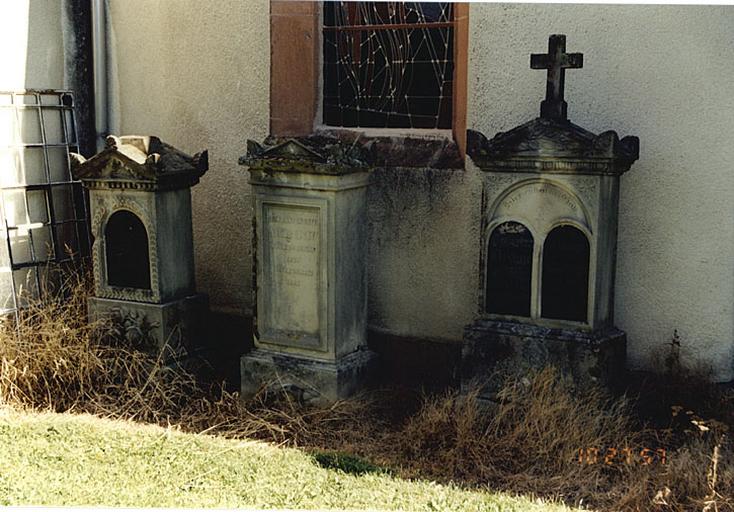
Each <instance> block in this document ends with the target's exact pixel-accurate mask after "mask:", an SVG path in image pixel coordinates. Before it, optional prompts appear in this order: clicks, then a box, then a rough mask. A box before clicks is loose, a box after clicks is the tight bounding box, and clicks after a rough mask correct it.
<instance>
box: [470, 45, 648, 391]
mask: <svg viewBox="0 0 734 512" xmlns="http://www.w3.org/2000/svg"><path fill="white" fill-rule="evenodd" d="M565 46H566V38H565V36H563V35H553V36H551V37H550V41H549V49H548V53H547V54H542V55H532V56H531V60H530V65H531V67H532V68H533V69H546V70H547V72H548V79H547V89H546V98H545V100H544V101H543V102H542V103H541V109H540V117H538V118H536V119H533V120H532V121H529V122H527V123H525V124H523V125H521V126H518V127H517V128H514V129H512V130H510V131H508V132H506V133H498V134H497V135H495V136H494V138H492V139H491V140H487V139H486V138H485V137H484V136H483V135H482V134H481V133H478V132H473V131H469V133H468V149H467V153H468V154H469V155H470V157H471V158H472V160H473V161H474V162H475V163H476V165H477V166H478V167H479V168H480V169H481V170H482V171H483V199H482V215H481V251H480V254H481V262H480V283H479V301H478V302H479V304H478V305H479V314H478V316H477V318H476V320H475V321H474V322H473V323H472V324H470V325H469V326H467V327H466V329H465V332H464V342H463V350H462V388H464V389H466V388H467V387H468V386H470V385H471V384H472V383H474V382H475V380H477V379H479V380H483V381H484V383H485V384H486V382H487V381H486V379H487V378H488V377H489V375H491V374H493V373H494V372H495V370H500V369H502V368H507V367H512V368H517V367H524V366H529V367H539V366H542V365H545V364H554V365H555V366H557V367H560V369H562V370H564V371H566V372H567V373H570V374H572V375H573V376H574V377H576V379H577V380H579V381H590V380H591V381H599V382H604V383H611V382H612V381H613V380H614V377H615V375H616V374H617V373H618V372H619V371H621V370H622V369H623V368H624V361H625V352H626V336H625V334H624V332H622V331H620V330H619V329H617V328H615V327H614V315H613V306H614V273H615V258H616V244H617V213H618V205H619V180H620V176H621V175H622V174H623V173H624V172H625V171H627V170H628V169H629V168H630V166H631V164H632V163H633V162H634V161H635V160H636V159H637V158H638V152H639V140H638V139H637V137H625V138H623V139H622V140H620V139H619V137H618V136H617V134H616V133H615V132H613V131H607V132H604V133H602V134H600V135H595V134H593V133H591V132H589V131H587V130H584V129H583V128H581V127H579V126H576V125H574V124H573V123H571V122H570V121H569V120H568V119H567V105H566V102H565V101H564V97H563V92H564V91H563V88H564V78H565V77H564V75H565V70H566V69H569V68H571V69H573V68H581V67H582V64H583V58H582V55H581V54H580V53H571V54H567V53H566V52H565ZM492 385H493V384H492V383H489V384H488V385H487V387H486V388H484V394H485V395H488V394H491V390H492Z"/></svg>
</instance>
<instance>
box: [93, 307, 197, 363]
mask: <svg viewBox="0 0 734 512" xmlns="http://www.w3.org/2000/svg"><path fill="white" fill-rule="evenodd" d="M208 302H209V300H208V297H207V296H206V295H204V294H201V293H198V294H196V295H191V296H189V297H184V298H182V299H178V300H173V301H170V302H165V303H163V304H148V303H145V302H130V301H122V300H114V299H104V298H101V297H89V316H90V320H91V321H96V320H109V321H111V322H112V323H113V327H117V328H122V329H123V330H124V333H123V334H124V336H125V338H126V339H127V341H128V342H130V343H131V344H132V345H133V346H136V347H141V348H150V349H155V350H160V349H162V348H163V347H166V350H167V353H166V354H165V356H166V357H168V358H170V357H181V356H184V355H187V354H191V353H193V352H195V351H196V350H198V349H199V348H201V347H200V343H201V340H202V338H203V333H202V332H201V329H202V327H203V326H204V325H205V320H206V319H205V315H206V311H207V309H208Z"/></svg>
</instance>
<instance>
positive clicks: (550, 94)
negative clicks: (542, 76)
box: [530, 34, 584, 120]
mask: <svg viewBox="0 0 734 512" xmlns="http://www.w3.org/2000/svg"><path fill="white" fill-rule="evenodd" d="M583 66H584V54H583V53H566V36H565V35H562V34H553V35H552V36H550V37H549V38H548V53H533V54H532V55H530V67H531V68H532V69H547V70H548V81H547V84H546V89H545V100H543V101H542V102H541V104H540V117H544V118H547V119H560V120H565V119H567V113H566V110H567V108H568V105H567V104H566V102H565V101H564V100H563V82H564V79H565V76H566V69H578V68H582V67H583Z"/></svg>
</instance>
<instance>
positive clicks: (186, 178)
mask: <svg viewBox="0 0 734 512" xmlns="http://www.w3.org/2000/svg"><path fill="white" fill-rule="evenodd" d="M70 156H71V169H72V174H73V176H74V178H75V179H77V180H81V181H82V182H84V185H85V186H86V187H88V188H95V189H100V188H101V189H133V190H145V191H156V190H175V189H180V188H187V187H191V186H193V185H196V184H197V183H198V182H199V178H200V177H201V176H202V175H203V174H204V173H205V172H206V171H207V170H208V168H209V159H208V153H207V151H203V152H201V153H197V154H195V155H194V156H193V157H192V156H189V155H187V154H185V153H183V152H181V151H179V150H177V149H176V148H174V147H173V146H170V145H168V144H166V143H164V142H162V141H161V140H160V139H159V138H158V137H154V136H145V137H143V136H124V137H116V136H114V135H110V136H109V137H107V139H106V147H105V149H103V150H102V151H100V152H99V153H97V154H96V155H94V156H93V157H92V158H90V159H89V160H87V159H85V158H84V157H83V156H82V155H79V154H75V153H72V154H71V155H70Z"/></svg>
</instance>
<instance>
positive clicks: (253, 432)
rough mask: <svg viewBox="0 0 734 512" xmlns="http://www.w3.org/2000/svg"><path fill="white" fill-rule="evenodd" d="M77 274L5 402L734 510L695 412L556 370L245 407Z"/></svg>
mask: <svg viewBox="0 0 734 512" xmlns="http://www.w3.org/2000/svg"><path fill="white" fill-rule="evenodd" d="M78 276H79V274H68V275H67V278H66V281H65V282H64V283H62V284H63V286H61V287H59V288H58V290H59V292H57V293H56V294H55V295H54V294H51V296H50V298H49V297H48V296H47V298H46V301H45V302H43V303H41V302H39V301H33V300H29V306H28V307H27V308H26V309H25V310H23V311H22V312H21V313H20V314H19V316H18V319H17V321H16V320H14V319H12V318H10V319H5V320H3V321H2V324H0V405H11V406H16V407H31V408H43V409H52V410H56V411H78V412H89V413H93V414H98V415H102V416H107V417H114V418H121V419H133V420H137V421H145V422H154V423H158V424H164V425H175V426H178V427H179V428H181V429H182V430H185V431H190V432H207V433H211V434H218V435H224V436H228V437H237V438H241V437H254V438H258V439H264V440H267V441H270V442H275V443H278V444H288V445H292V446H298V447H301V448H306V449H317V450H327V451H346V452H351V453H355V454H357V455H360V456H362V457H364V458H367V459H369V460H370V461H372V462H375V463H377V464H380V465H382V466H389V467H391V468H393V469H394V471H395V473H396V474H397V475H399V476H403V477H417V478H431V479H436V480H441V481H453V482H456V483H459V484H461V485H469V486H481V487H485V486H489V487H492V488H495V489H502V490H505V491H510V492H516V493H531V494H535V495H541V496H549V497H556V498H561V499H563V500H564V501H566V502H567V503H571V504H574V505H578V504H580V505H582V506H584V507H594V508H599V509H602V510H656V511H684V510H685V511H688V510H690V511H693V510H696V511H701V510H704V511H705V512H712V511H725V510H734V460H733V458H734V457H733V456H732V453H733V450H732V446H731V444H732V443H731V441H730V439H729V438H728V437H727V436H726V433H725V431H724V429H722V428H719V427H716V428H715V427H714V423H707V422H706V421H704V420H702V419H701V418H699V417H698V416H696V415H695V414H693V413H691V414H687V413H688V411H684V412H685V414H684V413H681V414H680V415H679V416H678V417H677V418H671V424H674V423H675V421H677V422H678V423H676V425H678V426H680V425H683V426H682V427H681V428H679V429H678V432H672V429H660V428H658V429H656V430H652V429H646V428H642V427H640V425H639V423H638V418H637V417H636V416H635V413H634V410H633V407H632V405H633V404H632V402H631V401H630V400H628V399H627V398H625V397H621V398H613V397H611V396H609V395H607V394H606V393H604V392H603V391H601V390H599V389H577V388H576V387H574V385H573V384H572V383H571V382H570V381H568V380H565V379H563V378H562V377H561V376H560V375H559V374H558V372H556V371H555V370H554V369H552V368H546V369H543V370H542V371H538V372H535V373H531V374H526V375H519V376H518V375H515V376H509V377H508V378H507V380H506V381H505V383H504V386H503V388H502V391H501V392H500V393H499V398H500V401H499V403H497V404H493V405H483V404H480V403H479V401H478V400H477V397H476V394H471V393H470V394H469V395H467V396H461V395H459V394H458V393H456V392H449V393H446V394H444V395H441V396H426V397H423V398H422V401H421V402H420V403H418V404H417V407H416V410H417V412H410V411H411V408H412V406H411V407H406V404H407V403H411V404H412V403H413V402H414V400H413V396H412V395H411V394H410V393H406V394H405V395H401V394H399V393H398V392H397V391H396V390H390V389H387V390H381V391H375V392H372V393H370V394H368V395H363V396H362V397H359V398H356V399H350V400H343V401H339V402H336V403H335V404H333V405H332V406H330V407H326V408H314V407H307V406H304V405H303V404H300V403H298V402H297V401H295V400H294V399H292V397H290V396H289V395H287V394H284V395H280V396H273V395H272V394H267V393H262V394H260V395H258V396H257V397H256V398H255V399H254V400H252V401H250V402H248V403H243V402H242V401H240V399H239V397H238V396H237V394H236V393H227V392H226V391H223V390H222V389H221V388H220V389H216V390H214V391H212V390H210V389H208V388H206V387H204V386H202V385H201V383H200V382H198V381H197V379H196V378H195V376H194V375H192V374H191V373H189V372H187V371H185V370H183V369H182V368H178V367H171V366H170V365H166V364H164V358H163V355H164V354H155V353H149V352H144V351H140V350H137V349H136V347H133V346H130V344H129V342H128V341H127V340H126V337H125V336H124V333H123V332H121V330H120V328H119V326H116V325H114V324H111V323H109V322H105V323H96V324H89V323H88V322H87V309H86V299H87V296H88V293H89V291H90V284H89V280H88V279H87V278H85V277H78ZM689 387H690V386H689ZM712 403H715V401H712ZM719 403H721V404H731V403H732V402H731V401H730V402H723V401H721V402H719ZM673 420H675V421H673ZM686 422H687V423H686ZM707 425H710V427H709V426H707ZM658 446H661V447H665V448H666V449H667V450H668V451H667V452H666V461H665V464H662V463H661V462H660V460H656V461H654V463H651V464H645V463H644V460H643V459H642V458H641V457H640V456H639V453H640V450H641V449H643V448H645V447H649V448H651V449H653V450H654V449H655V448H657V447H658ZM610 448H613V449H616V450H617V451H618V452H622V451H623V450H624V449H625V448H629V450H630V453H633V454H635V457H634V460H632V461H631V462H630V463H628V461H625V460H624V458H623V457H622V456H621V455H620V456H618V457H616V458H615V459H614V460H612V461H611V462H612V463H611V464H607V463H605V460H604V455H605V453H607V450H608V449H610ZM594 449H596V450H598V453H599V454H600V455H599V458H598V460H597V461H595V462H594V463H590V460H589V458H588V457H586V459H585V460H582V461H579V454H580V453H581V454H582V455H584V454H588V450H594ZM580 450H581V452H580Z"/></svg>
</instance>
